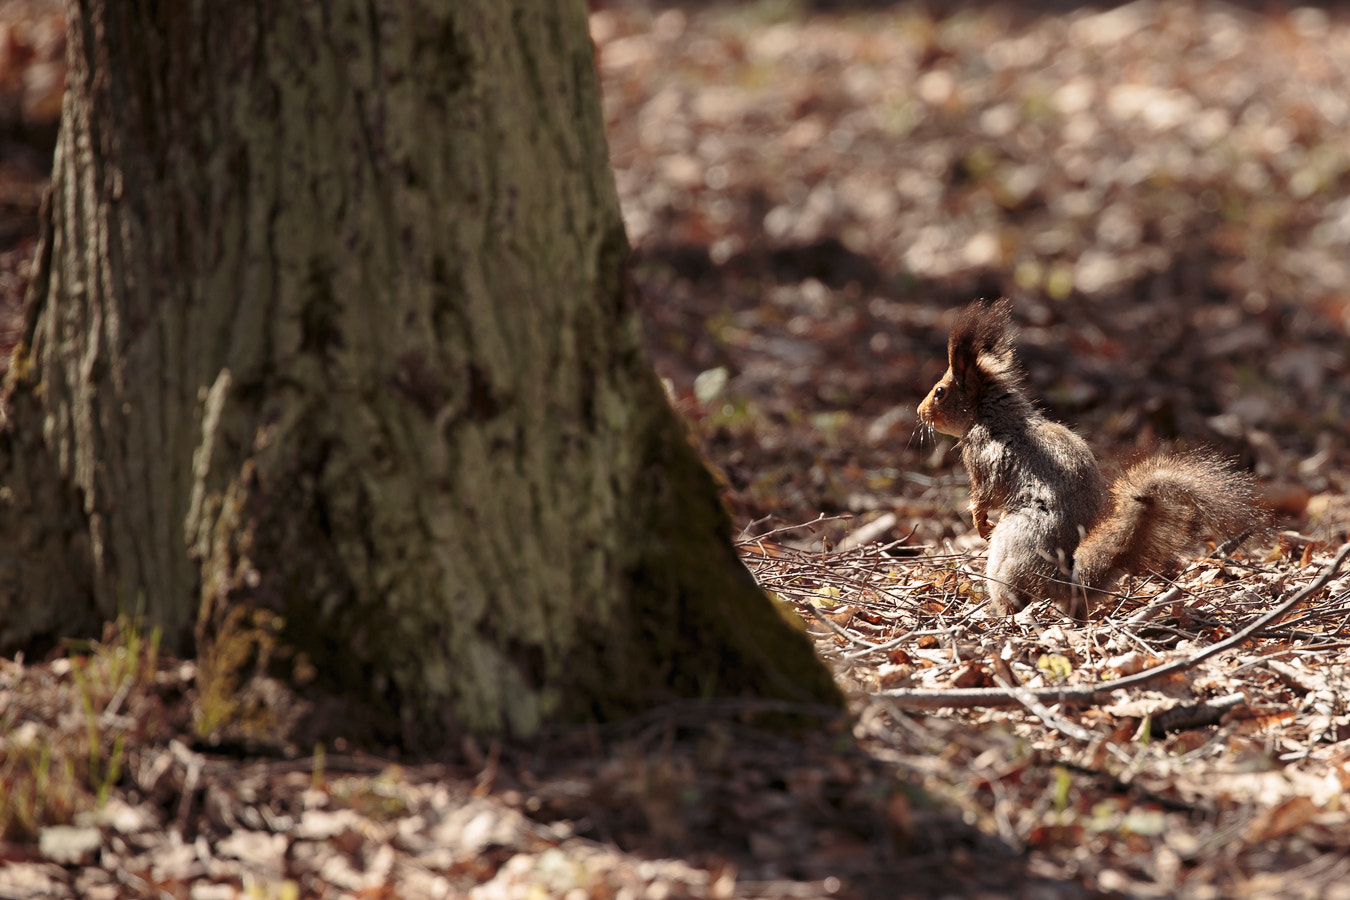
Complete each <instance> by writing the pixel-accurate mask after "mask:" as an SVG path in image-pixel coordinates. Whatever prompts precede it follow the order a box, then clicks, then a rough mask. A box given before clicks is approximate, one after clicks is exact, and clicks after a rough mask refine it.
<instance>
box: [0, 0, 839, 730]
mask: <svg viewBox="0 0 1350 900" xmlns="http://www.w3.org/2000/svg"><path fill="white" fill-rule="evenodd" d="M559 7H562V8H559ZM68 15H69V18H70V22H69V32H70V41H69V44H70V59H71V71H70V76H69V80H68V85H67V96H66V101H65V108H64V114H63V121H62V128H61V136H60V142H59V146H58V149H57V152H56V164H55V172H54V176H53V189H52V195H51V203H50V211H49V216H48V219H47V221H46V223H45V226H44V233H45V237H44V239H43V241H42V244H41V248H40V251H39V262H38V265H37V266H36V267H35V278H34V282H33V286H32V289H31V292H30V297H29V309H28V311H27V323H26V324H27V331H26V334H25V340H24V343H23V344H21V346H20V347H19V349H18V350H17V351H16V356H15V362H14V365H13V369H12V374H11V376H10V381H9V385H8V392H7V401H8V402H7V408H6V413H7V416H8V422H7V424H6V429H5V431H4V432H3V433H2V434H0V464H2V465H3V466H4V467H5V479H6V481H5V483H6V484H7V485H8V487H7V488H6V489H5V491H4V492H3V494H0V499H3V500H5V501H7V504H6V505H7V511H8V514H7V515H4V516H2V517H0V538H4V540H0V546H3V547H4V548H5V550H3V551H0V554H3V555H2V556H0V623H3V625H0V628H2V629H3V630H0V643H2V644H3V645H4V646H5V647H8V648H11V649H13V648H15V647H19V646H24V645H29V646H31V645H33V644H34V643H35V642H41V641H42V640H43V639H44V638H45V639H52V638H54V637H56V636H59V635H63V634H68V633H70V632H71V631H74V630H87V629H89V628H92V627H96V626H97V624H98V623H100V622H102V621H103V620H105V619H107V618H110V617H112V616H113V615H115V614H116V613H117V612H118V611H123V610H124V611H129V612H141V613H144V614H145V615H147V616H148V617H149V618H150V619H151V620H152V621H154V622H157V623H159V624H160V625H162V626H163V628H164V629H165V634H166V638H167V639H168V640H169V642H170V643H171V644H176V645H177V646H179V647H188V646H190V645H191V644H192V642H193V637H194V636H195V645H196V652H197V658H198V666H199V689H200V697H201V699H200V702H199V713H200V716H201V720H200V721H199V723H198V725H199V728H200V729H201V730H202V732H203V733H204V734H205V733H217V734H219V733H221V730H222V729H226V728H229V727H235V728H242V729H244V730H245V732H248V731H249V730H250V729H252V731H253V732H255V733H257V734H265V733H266V732H267V731H268V729H271V728H274V727H276V725H277V722H276V721H275V720H274V719H275V708H274V706H275V704H274V703H273V701H272V700H271V699H269V698H268V696H267V695H266V693H265V692H263V691H261V690H254V688H255V687H256V685H257V684H258V683H260V679H259V678H257V677H255V676H258V675H260V673H264V672H266V673H269V675H270V676H271V677H274V678H279V679H280V681H281V682H283V683H286V684H288V685H289V686H291V687H295V688H300V689H301V690H302V692H309V693H310V694H314V695H323V696H329V697H340V698H343V703H344V704H346V705H347V708H348V709H358V708H360V709H363V710H364V711H365V713H364V715H367V716H371V717H373V718H372V719H371V720H370V721H372V722H374V725H372V726H371V727H375V728H378V729H379V731H378V733H379V734H381V735H384V736H388V735H389V734H391V733H392V734H394V735H397V736H398V737H400V738H402V739H404V740H406V741H408V742H411V743H414V744H419V745H432V744H434V743H435V742H437V741H441V740H444V739H445V738H446V737H447V736H449V735H451V734H453V733H455V732H456V731H457V730H459V729H470V730H474V731H478V732H489V733H502V732H505V733H510V734H515V735H529V734H531V733H533V732H535V731H536V730H537V729H538V728H539V727H540V725H541V724H542V723H545V722H548V721H566V720H577V719H589V718H610V717H615V716H621V715H625V714H629V713H632V712H635V711H637V710H640V709H642V708H645V707H648V706H650V705H652V704H654V703H659V702H662V701H666V700H671V699H674V698H681V697H704V696H759V697H775V698H785V699H790V700H795V701H806V702H821V701H824V702H827V703H836V704H837V703H838V702H839V697H838V693H837V691H836V689H835V688H834V686H833V684H832V682H831V681H830V678H829V675H828V673H827V672H826V671H825V669H824V668H823V666H821V665H820V664H819V662H818V661H817V660H815V659H814V658H813V656H812V654H811V651H810V647H809V644H808V642H807V640H806V639H805V638H804V636H803V635H802V634H800V633H799V632H797V631H795V630H794V629H792V628H791V627H790V626H789V625H788V624H787V623H786V622H785V621H784V619H782V618H780V617H779V615H778V614H777V613H776V611H775V610H774V608H773V607H772V605H771V604H770V603H769V601H768V600H767V599H766V598H765V597H764V595H763V594H762V593H761V592H760V591H759V590H758V589H757V588H756V586H755V585H754V583H753V580H752V579H751V578H750V576H749V574H748V573H747V571H746V570H745V568H744V567H743V566H742V565H741V564H740V563H739V561H738V560H737V559H736V556H735V554H734V551H733V548H732V547H731V544H730V542H729V538H728V521H727V518H726V516H725V513H724V512H723V510H722V508H721V506H720V505H719V503H718V501H717V498H716V495H715V488H714V486H713V483H712V480H711V478H710V477H709V476H708V474H707V472H706V470H705V469H704V468H703V466H702V464H701V463H700V461H699V460H698V458H697V456H696V454H695V453H694V452H693V450H692V449H691V447H690V445H689V444H688V442H687V440H686V439H685V437H684V434H683V432H682V429H681V427H680V425H679V423H678V422H677V421H676V420H675V419H674V417H673V414H672V413H671V411H670V408H669V406H668V405H667V404H666V402H665V398H664V396H663V393H662V390H661V387H660V385H659V383H658V382H657V380H656V378H655V376H654V375H653V374H652V372H651V371H650V368H649V366H648V363H647V361H646V358H645V356H644V355H643V352H642V350H641V347H640V337H639V328H638V321H637V312H636V309H635V306H634V303H633V301H632V298H631V296H630V293H629V290H628V288H627V286H626V283H625V280H624V274H623V273H624V264H625V257H626V254H627V244H626V239H625V236H624V232H623V225H622V222H621V220H620V216H619V210H618V203H617V199H616V196H615V192H614V186H613V180H612V177H611V174H610V172H609V169H608V161H607V155H606V149H605V143H604V135H603V123H602V121H601V116H600V104H599V96H598V87H597V83H596V78H595V72H594V66H593V59H592V49H591V44H590V41H589V38H588V36H587V33H586V19H585V12H584V7H583V4H582V3H581V2H580V0H575V2H568V3H564V4H558V5H555V4H531V3H528V2H526V0H512V2H504V0H458V2H456V3H453V4H448V5H442V4H437V3H433V2H407V3H375V4H366V3H352V2H347V0H287V2H285V3H270V4H269V3H263V4H259V5H251V6H247V5H246V6H240V5H238V4H236V3H233V2H226V0H197V2H187V3H181V4H149V3H138V2H131V0H125V2H124V0H90V2H73V3H72V5H71V7H70V9H69V13H68ZM344 715H347V722H346V726H345V727H348V728H349V729H351V730H353V731H355V730H359V727H358V725H357V724H355V723H356V722H357V719H358V717H357V716H355V715H354V714H348V713H344ZM391 730H392V731H391Z"/></svg>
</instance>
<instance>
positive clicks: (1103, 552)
mask: <svg viewBox="0 0 1350 900" xmlns="http://www.w3.org/2000/svg"><path fill="white" fill-rule="evenodd" d="M1111 499H1112V502H1113V504H1114V511H1112V512H1110V513H1108V514H1107V515H1105V516H1104V517H1103V518H1102V520H1101V523H1100V524H1099V525H1098V526H1097V527H1096V528H1094V529H1093V530H1092V533H1091V534H1089V535H1088V536H1087V537H1086V538H1085V539H1084V540H1083V542H1082V543H1081V544H1079V545H1078V550H1077V552H1076V553H1075V554H1074V567H1073V580H1074V582H1075V583H1076V584H1077V585H1079V586H1081V587H1083V588H1087V589H1100V588H1104V587H1106V586H1107V585H1108V584H1109V583H1110V582H1111V581H1112V580H1114V579H1115V578H1116V577H1118V576H1120V575H1123V574H1127V573H1128V574H1131V575H1146V574H1150V573H1155V572H1156V573H1159V574H1162V575H1173V574H1175V573H1176V571H1177V568H1178V566H1177V554H1178V553H1179V552H1180V551H1181V550H1182V549H1184V548H1185V547H1187V546H1189V545H1190V544H1194V543H1197V542H1199V541H1201V540H1203V539H1205V538H1209V537H1213V538H1215V539H1216V540H1218V541H1226V540H1229V539H1232V538H1237V537H1246V534H1244V532H1246V533H1250V532H1252V531H1254V530H1257V529H1259V528H1260V527H1262V524H1263V523H1264V522H1265V519H1266V514H1265V512H1264V511H1263V510H1262V509H1261V507H1260V504H1259V503H1258V502H1257V495H1256V483H1255V480H1254V479H1253V478H1252V476H1251V475H1249V474H1248V473H1245V472H1240V471H1238V470H1237V469H1235V468H1234V467H1233V466H1232V464H1231V463H1229V462H1228V461H1227V460H1225V459H1223V458H1222V457H1220V456H1218V455H1217V454H1214V453H1210V452H1207V451H1198V452H1192V453H1184V454H1183V453H1164V454H1160V455H1158V456H1154V457H1150V458H1149V459H1146V460H1143V461H1141V462H1138V463H1136V464H1134V465H1133V466H1131V467H1130V468H1128V469H1126V470H1125V472H1124V473H1123V474H1121V476H1120V478H1118V479H1116V482H1115V483H1114V484H1113V485H1111Z"/></svg>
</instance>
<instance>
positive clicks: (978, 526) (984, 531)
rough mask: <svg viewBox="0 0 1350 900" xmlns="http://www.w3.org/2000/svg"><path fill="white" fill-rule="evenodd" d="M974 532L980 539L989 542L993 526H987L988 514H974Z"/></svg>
mask: <svg viewBox="0 0 1350 900" xmlns="http://www.w3.org/2000/svg"><path fill="white" fill-rule="evenodd" d="M975 530H976V531H978V532H979V533H980V537H982V538H984V539H985V540H986V541H987V540H989V535H991V534H993V532H994V526H993V525H990V524H989V514H988V513H986V512H977V513H975Z"/></svg>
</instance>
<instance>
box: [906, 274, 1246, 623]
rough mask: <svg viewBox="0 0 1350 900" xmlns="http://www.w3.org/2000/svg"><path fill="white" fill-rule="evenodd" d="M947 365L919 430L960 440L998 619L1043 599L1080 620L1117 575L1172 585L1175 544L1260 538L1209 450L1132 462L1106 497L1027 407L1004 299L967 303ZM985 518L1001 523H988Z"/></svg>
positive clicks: (1074, 454)
mask: <svg viewBox="0 0 1350 900" xmlns="http://www.w3.org/2000/svg"><path fill="white" fill-rule="evenodd" d="M947 363H948V366H947V372H946V374H944V375H943V376H942V379H941V380H940V381H938V383H937V384H936V385H934V386H933V389H932V390H931V391H929V392H928V396H927V397H925V398H924V400H923V402H922V403H921V404H919V412H918V414H919V420H920V421H921V422H923V423H924V424H925V425H927V426H929V427H930V428H932V429H934V430H935V431H939V432H942V433H943V434H950V435H953V436H955V437H957V438H960V439H961V458H962V461H963V462H964V463H965V466H966V470H967V471H968V472H969V473H970V510H971V514H972V516H973V518H974V520H975V528H976V530H977V531H978V532H979V533H980V536H981V537H983V538H986V539H987V540H988V541H989V552H988V557H987V560H986V565H985V575H986V578H987V579H988V582H989V594H990V597H991V598H992V600H993V601H994V603H995V604H996V605H997V606H998V607H999V608H1000V609H1001V610H1002V611H1003V612H1005V613H1012V612H1016V611H1018V610H1020V609H1022V608H1024V607H1025V606H1027V605H1028V604H1029V603H1032V602H1034V601H1036V600H1040V599H1042V598H1049V599H1050V600H1051V601H1052V602H1054V604H1055V605H1056V606H1057V607H1058V608H1059V609H1060V610H1061V611H1062V612H1063V613H1064V614H1065V615H1067V616H1069V617H1070V618H1073V619H1079V620H1083V619H1086V618H1087V616H1088V613H1089V612H1091V609H1092V606H1093V604H1094V602H1095V601H1098V600H1100V598H1101V597H1102V596H1104V595H1105V593H1106V592H1107V591H1108V589H1109V587H1110V586H1111V585H1112V584H1113V583H1114V581H1115V580H1116V579H1117V578H1119V577H1121V576H1122V575H1125V574H1130V575H1145V574H1149V573H1154V572H1156V573H1159V574H1162V575H1165V576H1171V575H1174V574H1176V572H1177V571H1179V568H1180V566H1179V563H1178V559H1177V557H1178V554H1179V553H1180V551H1181V550H1182V549H1184V548H1185V547H1186V546H1188V545H1190V544H1194V543H1198V542H1199V541H1201V540H1203V539H1204V538H1207V537H1215V538H1217V539H1219V540H1227V539H1232V538H1237V539H1238V542H1240V541H1241V540H1242V539H1245V537H1246V536H1247V535H1249V534H1250V533H1251V532H1253V531H1255V530H1256V529H1258V528H1259V527H1261V526H1262V524H1263V522H1264V519H1265V514H1264V512H1263V511H1262V510H1261V508H1260V507H1259V505H1258V504H1257V502H1256V490H1255V484H1254V481H1253V479H1252V477H1251V476H1250V475H1249V474H1246V473H1242V472H1239V471H1237V470H1236V469H1235V468H1234V467H1233V466H1232V465H1231V464H1230V463H1228V462H1227V461H1225V460H1224V459H1223V458H1221V457H1219V456H1218V455H1216V454H1214V453H1212V452H1209V451H1197V452H1191V453H1186V454H1180V453H1164V454H1159V455H1157V456H1153V457H1150V458H1148V459H1144V460H1142V461H1140V462H1138V463H1136V464H1134V465H1132V466H1130V467H1129V468H1127V469H1126V470H1125V471H1124V473H1122V474H1121V476H1120V478H1118V479H1117V480H1116V481H1115V483H1114V484H1112V485H1111V486H1110V489H1109V491H1108V488H1107V484H1106V479H1105V478H1104V477H1103V476H1102V473H1101V470H1100V469H1099V468H1098V466H1097V460H1096V458H1095V457H1094V456H1093V454H1092V450H1091V448H1089V447H1088V444H1087V441H1085V440H1083V438H1082V437H1080V436H1079V435H1078V434H1076V433H1074V432H1073V431H1072V430H1070V429H1069V428H1067V427H1065V426H1064V425H1061V424H1060V423H1058V422H1054V421H1051V420H1050V419H1047V418H1046V417H1045V416H1044V415H1042V414H1041V412H1040V411H1039V410H1038V409H1036V407H1035V406H1034V405H1033V403H1032V402H1031V400H1030V399H1029V398H1028V397H1027V395H1026V391H1025V389H1024V375H1023V372H1022V370H1021V368H1020V367H1019V365H1018V362H1017V358H1016V355H1015V354H1014V352H1013V327H1012V301H1010V300H1008V299H1006V298H1004V299H1000V300H997V301H994V302H990V301H987V300H976V301H975V302H973V303H971V304H970V305H968V306H967V307H966V308H965V309H964V310H963V311H962V312H961V314H960V316H959V317H958V318H957V320H956V324H955V325H954V326H953V327H952V331H951V335H950V337H949V338H948V341H947ZM994 509H1002V510H1003V516H1002V518H1001V519H1000V520H999V521H998V523H997V524H996V525H990V523H989V512H990V510H994Z"/></svg>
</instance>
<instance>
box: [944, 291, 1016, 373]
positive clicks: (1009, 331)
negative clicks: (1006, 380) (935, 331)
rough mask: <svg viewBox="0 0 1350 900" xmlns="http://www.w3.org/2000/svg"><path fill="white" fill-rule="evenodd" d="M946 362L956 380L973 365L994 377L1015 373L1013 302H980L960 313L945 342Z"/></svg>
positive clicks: (983, 300) (1005, 298)
mask: <svg viewBox="0 0 1350 900" xmlns="http://www.w3.org/2000/svg"><path fill="white" fill-rule="evenodd" d="M947 362H948V363H949V364H950V365H951V368H952V372H953V374H955V375H956V376H957V377H958V378H961V377H962V373H963V372H966V371H968V370H970V369H971V368H973V367H975V366H976V365H979V366H981V367H982V368H983V369H984V371H985V373H986V374H988V375H993V376H997V375H1003V374H1011V373H1012V372H1013V371H1015V366H1016V360H1015V359H1014V357H1013V328H1012V301H1011V300H1009V299H1008V298H1007V297H1002V298H1000V299H998V300H985V299H980V300H975V301H974V302H972V303H970V304H969V305H968V306H967V307H966V308H965V309H963V310H962V311H961V315H960V316H959V317H958V318H957V320H956V324H955V325H953V326H952V333H951V336H950V337H949V338H948V339H947Z"/></svg>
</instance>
